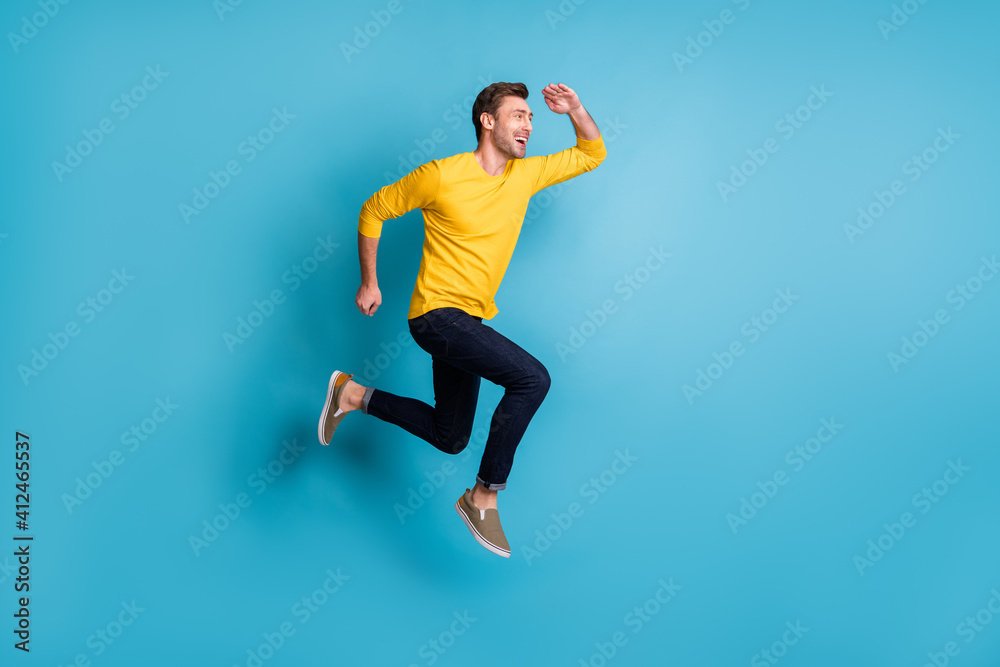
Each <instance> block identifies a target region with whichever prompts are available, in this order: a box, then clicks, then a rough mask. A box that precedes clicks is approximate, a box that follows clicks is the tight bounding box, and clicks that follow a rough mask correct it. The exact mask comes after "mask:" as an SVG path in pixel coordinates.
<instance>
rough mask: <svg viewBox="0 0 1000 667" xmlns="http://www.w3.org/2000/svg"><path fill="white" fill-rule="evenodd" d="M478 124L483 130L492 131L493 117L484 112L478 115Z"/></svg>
mask: <svg viewBox="0 0 1000 667" xmlns="http://www.w3.org/2000/svg"><path fill="white" fill-rule="evenodd" d="M479 122H480V123H481V124H482V126H483V129H484V130H492V129H493V116H491V115H489V114H488V113H486V112H485V111H484V112H482V113H481V114H479Z"/></svg>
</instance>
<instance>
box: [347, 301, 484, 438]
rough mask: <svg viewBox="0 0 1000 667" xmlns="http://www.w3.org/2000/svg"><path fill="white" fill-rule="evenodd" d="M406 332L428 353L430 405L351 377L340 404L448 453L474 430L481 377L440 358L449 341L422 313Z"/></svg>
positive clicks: (446, 349)
mask: <svg viewBox="0 0 1000 667" xmlns="http://www.w3.org/2000/svg"><path fill="white" fill-rule="evenodd" d="M431 317H432V318H433V315H432V316H431ZM410 333H411V335H412V336H413V339H414V341H416V343H417V344H418V345H419V346H420V347H421V348H422V349H423V350H425V351H426V352H428V353H429V354H430V355H431V357H432V368H433V372H434V407H431V406H430V405H427V403H424V402H423V401H420V400H417V399H414V398H407V397H405V396H398V395H396V394H393V393H390V392H388V391H383V390H381V389H375V388H374V387H364V386H362V385H360V384H358V383H356V382H354V381H353V380H352V381H350V382H349V383H348V386H347V387H345V389H344V394H343V398H342V401H341V406H340V407H341V409H342V410H344V411H350V410H361V411H362V412H364V413H365V414H370V415H372V416H373V417H378V418H379V419H381V420H382V421H386V422H389V423H390V424H395V425H397V426H399V427H401V428H403V429H404V430H406V431H408V432H409V433H411V434H413V435H415V436H417V437H418V438H421V439H423V440H426V441H427V442H429V443H430V444H432V445H434V446H435V447H436V448H438V449H440V450H441V451H443V452H445V453H446V454H458V453H459V452H461V451H462V450H464V449H465V447H466V446H467V445H468V443H469V438H470V436H471V434H472V424H473V420H474V418H475V415H476V404H477V402H478V400H479V386H480V378H479V376H478V375H475V374H472V373H468V372H466V371H463V370H461V369H458V368H456V367H454V366H452V365H451V364H449V363H448V362H447V361H446V360H445V359H444V358H442V356H441V355H442V354H446V353H447V351H448V344H447V341H446V340H445V339H444V338H443V337H442V336H440V335H439V334H438V332H437V329H436V328H434V327H433V326H432V325H431V322H430V320H428V319H426V318H425V317H423V316H421V317H418V318H414V319H413V320H411V321H410Z"/></svg>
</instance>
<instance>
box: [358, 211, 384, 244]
mask: <svg viewBox="0 0 1000 667" xmlns="http://www.w3.org/2000/svg"><path fill="white" fill-rule="evenodd" d="M358 231H359V232H361V235H362V236H367V237H368V238H372V239H377V238H379V237H380V236H381V235H382V223H381V222H379V221H378V220H374V219H372V218H369V217H366V216H365V215H364V214H362V215H361V216H360V217H359V218H358Z"/></svg>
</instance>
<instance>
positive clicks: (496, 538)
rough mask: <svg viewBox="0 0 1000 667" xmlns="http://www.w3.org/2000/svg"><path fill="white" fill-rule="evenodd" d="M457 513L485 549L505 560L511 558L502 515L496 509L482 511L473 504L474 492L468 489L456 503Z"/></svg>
mask: <svg viewBox="0 0 1000 667" xmlns="http://www.w3.org/2000/svg"><path fill="white" fill-rule="evenodd" d="M455 511H456V512H458V516H460V517H462V521H464V522H465V525H466V526H468V527H469V532H471V533H472V536H473V537H474V538H476V541H477V542H479V543H480V544H482V545H483V546H484V547H486V548H487V549H489V550H490V551H492V552H493V553H495V554H497V555H498V556H503V557H504V558H510V545H509V544H507V538H506V537H505V536H504V534H503V528H502V527H501V526H500V513H499V512H497V511H496V510H495V509H487V510H481V509H479V508H478V507H476V506H475V505H473V504H472V492H471V490H470V489H466V490H465V493H463V494H462V497H461V498H459V499H458V500H457V501H456V502H455Z"/></svg>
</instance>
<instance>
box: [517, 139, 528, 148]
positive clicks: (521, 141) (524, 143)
mask: <svg viewBox="0 0 1000 667" xmlns="http://www.w3.org/2000/svg"><path fill="white" fill-rule="evenodd" d="M514 141H516V142H517V143H519V144H521V145H522V146H527V145H528V137H514Z"/></svg>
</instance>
